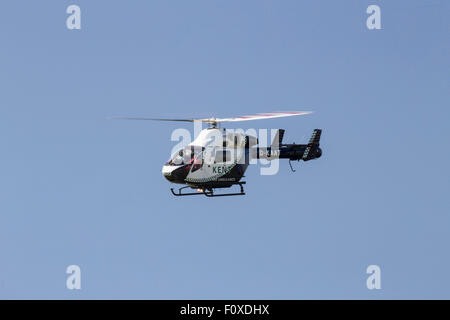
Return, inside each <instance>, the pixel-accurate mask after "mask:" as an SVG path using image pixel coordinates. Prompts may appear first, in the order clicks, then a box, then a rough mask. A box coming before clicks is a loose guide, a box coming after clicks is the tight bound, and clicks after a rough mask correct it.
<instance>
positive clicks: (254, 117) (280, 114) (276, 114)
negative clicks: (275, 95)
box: [214, 111, 312, 122]
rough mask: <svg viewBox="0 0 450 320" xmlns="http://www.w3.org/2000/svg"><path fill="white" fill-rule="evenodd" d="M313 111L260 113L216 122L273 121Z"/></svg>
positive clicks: (216, 120)
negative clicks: (273, 119)
mask: <svg viewBox="0 0 450 320" xmlns="http://www.w3.org/2000/svg"><path fill="white" fill-rule="evenodd" d="M310 113H312V111H286V112H269V113H259V114H255V115H249V116H242V117H236V118H216V119H214V121H215V122H236V121H249V120H261V119H271V118H282V117H292V116H302V115H306V114H310Z"/></svg>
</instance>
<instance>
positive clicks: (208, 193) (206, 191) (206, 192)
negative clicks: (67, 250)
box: [170, 181, 245, 198]
mask: <svg viewBox="0 0 450 320" xmlns="http://www.w3.org/2000/svg"><path fill="white" fill-rule="evenodd" d="M233 184H237V185H239V187H240V188H241V192H236V193H221V194H215V193H214V189H215V188H210V189H202V190H203V191H199V192H187V193H183V192H182V190H183V189H186V188H192V187H191V186H186V187H182V188H179V189H178V192H175V191H174V190H173V188H170V191H171V192H172V194H173V195H174V196H177V197H182V196H195V195H202V194H203V195H205V196H207V197H210V198H212V197H227V196H243V195H245V192H244V187H243V185H244V184H245V181H242V182H236V183H233ZM216 189H217V188H216Z"/></svg>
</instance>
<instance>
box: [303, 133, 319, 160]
mask: <svg viewBox="0 0 450 320" xmlns="http://www.w3.org/2000/svg"><path fill="white" fill-rule="evenodd" d="M321 135H322V130H321V129H315V130H314V132H313V134H312V136H311V139H309V143H308V144H307V146H306V149H305V152H304V153H303V157H302V160H304V161H308V160H311V159H316V158H320V156H321V155H322V150H321V149H320V148H319V145H320V136H321Z"/></svg>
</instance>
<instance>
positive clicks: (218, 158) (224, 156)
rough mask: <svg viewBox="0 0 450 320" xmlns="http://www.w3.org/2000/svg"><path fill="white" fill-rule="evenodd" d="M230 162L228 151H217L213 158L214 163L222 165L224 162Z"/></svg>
mask: <svg viewBox="0 0 450 320" xmlns="http://www.w3.org/2000/svg"><path fill="white" fill-rule="evenodd" d="M228 161H231V152H230V150H217V151H216V154H215V157H214V162H215V163H224V162H228Z"/></svg>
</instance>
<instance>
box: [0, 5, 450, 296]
mask: <svg viewBox="0 0 450 320" xmlns="http://www.w3.org/2000/svg"><path fill="white" fill-rule="evenodd" d="M70 4H77V5H79V6H80V7H81V10H82V29H81V30H79V31H76V30H74V31H71V30H68V29H67V28H66V25H65V20H66V17H67V16H68V15H67V14H66V13H65V11H66V8H67V6H68V5H70ZM370 4H378V5H380V7H381V13H382V30H375V31H369V30H368V29H367V28H366V24H365V20H366V17H367V14H366V12H365V11H366V8H367V6H368V5H370ZM449 12H450V4H449V3H448V1H440V0H433V1H432V0H429V1H426V0H423V1H412V0H408V1H406V0H403V1H379V0H371V1H369V0H367V1H366V0H346V1H331V0H330V1H312V0H311V1H297V0H283V1H267V0H257V1H256V0H251V1H237V0H233V1H223V0H221V1H218V0H214V1H211V0H202V1H198V0H194V1H106V0H103V1H100V0H97V1H87V0H73V1H61V0H58V1H57V0H52V1H50V0H48V1H22V0H21V1H17V0H14V1H12V0H9V1H3V2H2V10H0V39H1V50H0V61H1V62H0V63H1V64H0V66H1V69H0V87H1V90H0V107H1V116H0V133H1V134H0V145H1V147H2V153H1V157H0V172H1V178H0V199H1V201H0V298H62V299H72V298H85V299H91V298H138V299H141V298H146V299H147V298H148V299H161V298H164V299H166V298H168V299H171V298H173V299H178V298H225V299H226V298H255V299H266V298H271V299H272V298H273V299H278V298H285V299H304V298H313V299H314V298H333V299H334V298H343V299H347V298H369V299H372V298H374V299H379V298H385V299H390V298H447V299H448V298H450V294H449V287H450V272H449V271H450V256H449V243H450V233H449V227H450V210H449V209H450V201H449V191H450V170H449V162H450V151H449V149H448V145H449V142H448V141H449V137H450V128H449V118H450V111H449V107H450V106H449V101H450V94H449V92H450V90H449V85H450V83H449V82H450V81H449V75H450V58H449V57H450V44H449V34H450V32H449V31H450V23H449V20H448V14H449ZM303 109H306V110H314V111H315V113H314V114H313V115H310V116H305V117H293V118H285V119H274V120H266V121H261V122H253V123H245V124H242V126H240V125H238V126H234V127H242V128H249V127H253V126H256V127H257V128H285V129H286V135H285V140H286V141H289V142H292V141H295V142H301V141H306V140H307V139H308V137H309V136H310V134H311V132H312V130H313V129H314V128H322V129H323V130H324V132H323V138H322V148H323V151H324V153H323V156H322V158H320V159H319V160H316V161H310V162H308V163H303V162H302V163H299V164H297V163H294V166H296V168H297V172H295V173H291V172H290V169H289V165H288V163H287V162H283V163H282V164H281V170H280V172H279V174H277V175H274V176H261V175H259V169H258V168H257V167H250V168H249V170H248V171H247V174H246V176H247V177H246V179H247V195H246V196H244V197H233V198H216V199H209V198H205V197H193V198H174V197H173V196H172V195H171V194H170V192H169V187H170V184H169V183H168V182H167V181H166V180H165V179H164V178H163V177H162V175H161V166H162V164H163V163H164V162H165V161H166V160H167V158H168V157H169V152H170V150H171V148H172V147H173V145H174V142H171V141H170V134H171V132H172V130H173V129H175V128H177V127H178V126H179V125H178V124H168V123H150V122H132V121H129V122H126V121H123V122H120V121H109V120H106V118H107V117H108V116H118V115H119V116H154V117H165V116H167V117H169V116H172V117H174V116H183V117H198V116H202V117H204V116H210V115H216V116H236V115H242V114H252V113H256V112H268V111H277V110H303ZM188 128H189V127H188ZM71 264H76V265H79V266H80V267H81V270H82V290H81V291H69V290H67V289H66V287H65V281H66V277H67V275H66V273H65V270H66V267H67V266H68V265H71ZM371 264H376V265H379V266H380V267H381V271H382V275H381V277H382V289H381V290H379V291H376V290H372V291H371V290H368V289H367V288H366V278H367V274H366V273H365V271H366V268H367V266H368V265H371Z"/></svg>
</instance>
